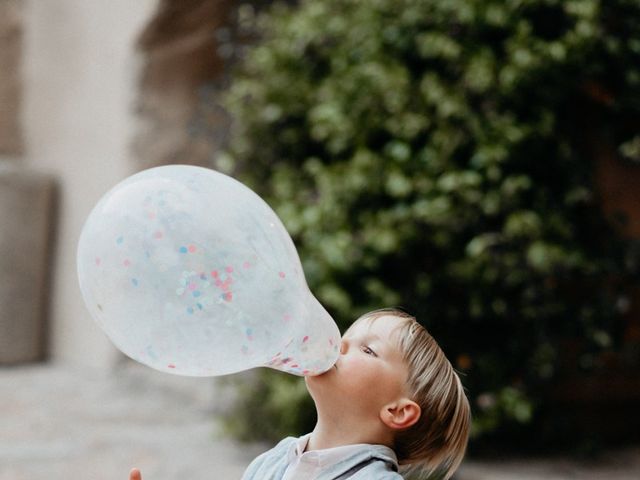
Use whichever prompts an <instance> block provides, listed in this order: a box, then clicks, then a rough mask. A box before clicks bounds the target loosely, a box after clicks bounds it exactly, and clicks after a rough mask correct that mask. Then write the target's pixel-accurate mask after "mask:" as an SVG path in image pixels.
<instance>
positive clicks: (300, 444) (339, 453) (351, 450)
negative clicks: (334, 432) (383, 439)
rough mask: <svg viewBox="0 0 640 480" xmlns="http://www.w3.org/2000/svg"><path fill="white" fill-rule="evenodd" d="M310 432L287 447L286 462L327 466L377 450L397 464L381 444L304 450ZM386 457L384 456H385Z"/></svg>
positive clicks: (391, 453)
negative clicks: (302, 462)
mask: <svg viewBox="0 0 640 480" xmlns="http://www.w3.org/2000/svg"><path fill="white" fill-rule="evenodd" d="M310 438H311V434H310V433H308V434H306V435H303V436H302V437H300V438H298V439H297V440H296V441H295V442H294V443H293V445H292V446H291V447H290V449H289V453H288V456H287V460H288V462H289V463H290V464H291V463H294V462H295V461H296V460H298V461H304V462H309V463H314V464H316V465H318V466H322V467H327V466H330V465H334V464H337V463H338V462H341V461H343V459H345V458H348V457H350V456H352V455H356V454H358V453H360V452H377V453H378V454H379V455H380V456H381V458H383V459H385V460H387V461H391V462H392V463H394V464H395V465H397V458H396V455H395V452H394V451H393V450H391V449H390V448H388V447H385V446H383V445H369V444H364V443H358V444H353V445H342V446H340V447H333V448H326V449H323V450H313V451H311V452H305V451H304V450H305V448H307V445H308V444H309V439H310ZM385 457H386V458H385Z"/></svg>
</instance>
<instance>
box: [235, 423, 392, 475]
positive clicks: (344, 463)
mask: <svg viewBox="0 0 640 480" xmlns="http://www.w3.org/2000/svg"><path fill="white" fill-rule="evenodd" d="M309 437H310V434H309V435H305V436H303V437H300V438H294V437H287V438H285V439H284V440H282V441H281V442H280V443H278V445H276V446H275V447H273V448H272V449H271V450H268V451H266V452H265V453H263V454H262V455H260V456H259V457H257V458H256V459H255V460H254V461H253V462H251V464H250V465H249V467H248V468H247V470H246V471H245V472H244V475H243V477H242V480H297V479H304V480H343V479H344V480H346V479H349V480H402V476H401V475H400V474H398V473H397V472H398V460H397V458H396V455H395V453H394V452H393V450H391V449H390V448H389V447H385V446H384V445H369V444H357V445H347V446H343V447H336V448H328V449H326V450H314V451H310V452H304V449H305V447H306V445H307V442H308V440H309ZM302 452H304V453H302Z"/></svg>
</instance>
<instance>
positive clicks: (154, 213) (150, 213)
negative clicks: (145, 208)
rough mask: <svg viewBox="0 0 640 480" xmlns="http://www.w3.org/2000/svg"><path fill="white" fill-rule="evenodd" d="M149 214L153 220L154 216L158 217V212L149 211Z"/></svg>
mask: <svg viewBox="0 0 640 480" xmlns="http://www.w3.org/2000/svg"><path fill="white" fill-rule="evenodd" d="M147 216H148V217H149V218H150V219H151V220H153V219H154V218H156V212H149V213H148V214H147Z"/></svg>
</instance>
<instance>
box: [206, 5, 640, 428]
mask: <svg viewBox="0 0 640 480" xmlns="http://www.w3.org/2000/svg"><path fill="white" fill-rule="evenodd" d="M243 9H244V10H243ZM240 11H241V13H243V15H244V20H243V21H245V22H246V21H247V18H248V17H247V15H246V14H247V13H250V9H248V8H247V7H242V8H241V10H240ZM255 26H256V29H257V31H258V32H259V35H260V40H259V41H258V42H257V43H256V45H255V46H253V47H251V48H249V50H248V52H247V54H246V57H245V58H244V62H243V63H242V67H241V68H239V69H238V70H237V71H236V72H235V73H234V75H233V77H232V82H231V87H230V89H229V91H228V93H227V95H226V106H227V108H228V111H229V112H230V115H231V117H232V118H233V121H234V123H233V136H232V139H231V141H230V146H229V148H228V151H227V152H226V154H225V155H224V156H223V157H221V158H220V159H219V160H218V162H217V167H218V168H225V169H226V170H227V171H231V172H233V173H234V175H237V176H238V177H240V178H241V179H242V180H243V181H245V182H246V183H248V184H249V185H250V186H251V187H252V188H254V189H255V190H256V191H257V192H258V193H259V194H260V195H262V196H263V197H264V198H265V199H266V200H267V201H268V202H269V203H270V204H271V205H272V206H273V207H274V209H275V210H276V211H277V212H278V214H279V215H280V216H281V218H282V220H283V221H284V223H285V225H286V226H287V228H288V230H289V232H290V233H291V235H292V236H293V238H294V240H295V242H296V245H297V247H298V249H299V253H300V256H301V259H302V261H303V265H304V269H305V272H306V275H307V279H308V281H309V284H310V286H311V288H312V290H313V291H314V292H315V294H316V295H317V296H318V297H319V299H320V300H321V302H323V304H324V305H325V306H326V307H327V308H328V309H329V311H330V312H331V313H332V314H333V315H334V317H335V318H336V320H337V321H338V323H339V324H340V326H341V327H342V328H344V327H346V326H347V325H349V323H350V322H351V321H352V320H353V319H354V318H356V317H357V316H358V315H360V314H362V313H363V312H365V311H368V310H371V309H375V308H379V307H383V306H398V305H399V306H402V307H404V308H405V309H407V310H408V311H409V312H411V313H413V314H415V315H416V316H417V317H418V319H419V320H420V321H421V322H422V323H423V324H424V325H425V326H426V327H427V328H428V329H429V330H430V331H431V332H432V333H433V335H434V336H435V337H436V339H437V340H438V341H439V342H440V343H441V345H442V346H443V348H444V350H445V352H446V353H447V355H448V357H449V358H450V359H451V361H452V363H453V364H454V366H456V368H457V369H458V370H459V371H460V372H461V373H462V374H463V382H464V383H465V385H466V387H467V388H468V392H469V396H470V398H471V400H472V405H473V409H474V417H475V419H474V434H475V435H476V436H481V435H483V434H490V433H491V432H495V431H497V430H503V431H504V429H509V428H513V427H514V426H518V425H526V424H530V425H533V426H535V425H536V423H537V422H532V419H534V418H537V415H539V414H540V412H542V411H543V410H544V398H545V397H544V395H542V392H543V391H544V387H545V386H547V385H549V384H550V383H551V382H553V381H554V380H557V379H558V378H560V377H561V376H562V375H563V372H562V371H561V370H560V369H559V368H558V366H559V365H560V364H561V360H563V361H566V358H564V356H563V351H564V349H565V347H566V346H567V345H571V346H573V347H572V348H573V349H574V350H575V351H576V352H577V353H576V355H575V356H576V358H577V359H578V366H579V367H580V368H583V369H587V370H588V369H593V368H598V366H599V363H598V362H599V358H600V356H599V355H598V352H601V351H602V350H603V349H615V347H616V345H618V343H619V340H620V338H619V337H620V333H621V322H620V313H621V312H620V308H617V306H618V307H619V306H620V305H622V306H624V304H625V302H626V300H625V296H626V295H627V290H626V289H627V288H628V287H629V286H630V285H631V281H635V275H636V274H637V271H638V268H637V267H638V255H637V252H636V250H634V248H633V244H632V243H630V242H625V241H623V240H621V239H619V238H617V237H616V236H615V234H614V233H613V231H612V228H611V227H610V226H609V225H608V223H607V222H606V221H605V219H604V217H603V214H602V212H601V209H600V208H599V201H598V200H599V199H598V192H597V191H596V189H595V181H594V160H595V155H594V151H595V150H596V148H611V149H613V151H614V152H617V154H618V155H619V157H620V161H627V162H637V161H640V146H639V145H640V135H637V125H638V118H639V117H638V113H639V112H640V95H639V93H638V92H640V3H639V2H637V1H635V0H627V1H625V0H607V1H604V0H602V1H597V0H572V1H570V0H565V1H560V0H499V1H498V0H496V1H490V0H368V1H366V2H362V1H357V0H323V1H319V0H310V1H303V2H301V3H300V4H299V5H297V6H284V5H275V6H273V7H272V8H271V9H270V10H269V11H268V12H267V13H265V14H264V15H260V16H258V17H257V18H256V22H255ZM634 135H635V136H634ZM626 303H628V302H626ZM565 363H566V362H565ZM265 375H266V373H265ZM269 378H270V379H271V380H270V381H269V382H262V383H260V384H259V385H257V386H255V387H253V388H254V394H249V395H247V396H246V399H247V404H246V405H242V404H240V405H239V408H238V415H241V418H242V420H240V421H238V418H240V417H238V418H236V420H235V423H234V425H233V426H234V428H235V431H236V432H237V433H238V434H239V435H241V436H243V435H244V436H247V434H250V435H253V436H254V437H255V436H257V437H267V438H271V439H273V438H277V437H280V436H282V435H285V434H291V433H300V432H301V431H305V430H309V429H310V428H312V426H313V417H312V416H309V415H301V414H297V415H296V416H295V419H296V421H295V422H291V421H282V422H280V421H276V419H277V418H283V419H284V418H287V417H286V412H288V411H298V412H299V411H300V409H301V405H303V403H301V402H307V403H304V405H310V404H309V403H308V402H309V400H308V398H306V397H305V396H304V395H300V394H299V392H300V388H301V387H295V386H293V387H292V386H291V385H290V383H291V382H293V383H295V382H296V381H299V380H296V379H293V378H292V377H289V376H286V375H279V374H276V375H271V376H270V377H269ZM289 389H293V390H292V391H295V392H296V393H295V394H293V395H290V396H286V397H287V398H288V400H286V399H283V392H286V391H289ZM256 392H258V393H256ZM255 398H260V401H259V402H256V401H255ZM274 412H275V413H274ZM277 412H280V414H281V415H283V416H282V417H275V415H277V414H278V413H277ZM260 420H262V422H266V423H267V424H268V425H265V424H262V426H260V424H259V422H260Z"/></svg>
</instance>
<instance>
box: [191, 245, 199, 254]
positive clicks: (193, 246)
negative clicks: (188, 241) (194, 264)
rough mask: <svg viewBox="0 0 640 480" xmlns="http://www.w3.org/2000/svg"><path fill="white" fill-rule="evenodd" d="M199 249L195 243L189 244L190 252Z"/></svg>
mask: <svg viewBox="0 0 640 480" xmlns="http://www.w3.org/2000/svg"><path fill="white" fill-rule="evenodd" d="M196 250H197V248H196V246H195V245H193V244H192V245H189V253H195V251H196Z"/></svg>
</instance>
